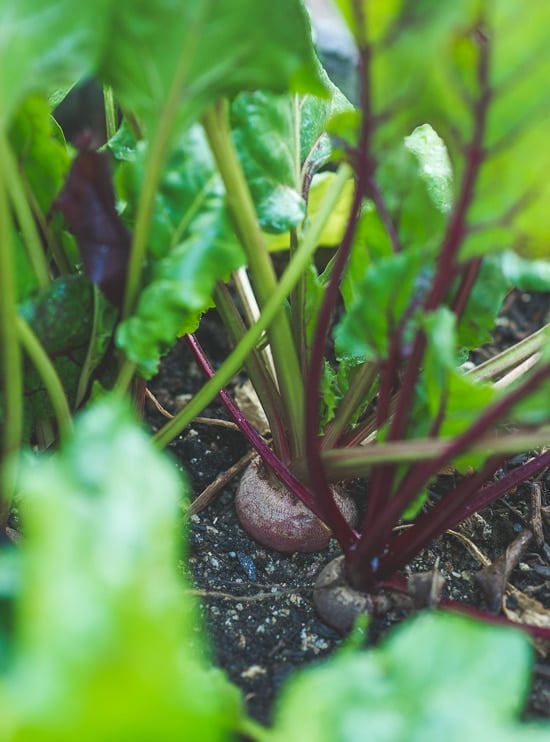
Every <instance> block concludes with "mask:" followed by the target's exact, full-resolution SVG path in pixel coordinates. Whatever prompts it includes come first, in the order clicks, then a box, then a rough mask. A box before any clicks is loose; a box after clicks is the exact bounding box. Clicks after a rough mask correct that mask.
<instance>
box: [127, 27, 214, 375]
mask: <svg viewBox="0 0 550 742" xmlns="http://www.w3.org/2000/svg"><path fill="white" fill-rule="evenodd" d="M203 21H204V18H203V17H202V16H201V14H199V15H198V16H197V18H196V21H195V28H194V29H188V30H189V38H193V39H196V42H195V43H190V44H187V45H185V47H184V48H183V49H182V53H181V56H180V58H179V60H178V64H177V67H176V70H175V72H174V78H173V80H172V84H171V86H170V90H169V92H168V96H167V98H166V102H165V104H164V107H163V108H162V109H161V110H160V111H159V120H158V126H157V128H156V129H155V135H154V138H153V140H152V143H151V147H150V149H149V152H148V155H147V162H146V165H145V174H144V178H143V187H142V189H141V193H140V196H139V203H138V210H137V219H136V225H135V229H134V238H133V240H132V250H131V253H130V262H129V265H128V277H127V281H126V292H125V296H124V304H123V308H122V319H123V320H124V319H126V318H127V317H129V316H130V314H131V313H132V310H133V308H134V305H135V303H136V299H137V295H138V291H139V285H140V279H141V269H142V266H143V263H144V259H145V253H146V249H147V241H148V239H149V230H150V226H151V220H152V217H153V209H154V201H155V195H156V192H157V188H158V184H159V182H160V178H161V175H162V169H163V167H164V163H165V161H166V158H167V156H168V152H169V149H170V141H171V138H172V132H173V128H174V121H175V119H176V116H177V113H178V110H179V109H180V106H181V98H182V90H183V89H184V85H185V80H186V78H187V75H188V73H189V68H190V66H191V64H192V60H193V55H194V52H195V45H196V44H197V43H199V40H200V38H201V36H202V32H203V28H202V27H203ZM128 370H129V366H126V368H125V369H124V371H125V374H127V373H128Z"/></svg>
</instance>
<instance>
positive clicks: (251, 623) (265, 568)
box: [147, 293, 550, 723]
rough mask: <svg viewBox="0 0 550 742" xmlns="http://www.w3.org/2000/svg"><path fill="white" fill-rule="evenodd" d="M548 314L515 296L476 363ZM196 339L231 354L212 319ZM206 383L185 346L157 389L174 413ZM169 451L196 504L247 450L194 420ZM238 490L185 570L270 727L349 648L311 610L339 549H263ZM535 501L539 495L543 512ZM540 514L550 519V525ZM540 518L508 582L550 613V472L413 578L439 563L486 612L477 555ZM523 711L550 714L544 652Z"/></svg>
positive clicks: (226, 491)
mask: <svg viewBox="0 0 550 742" xmlns="http://www.w3.org/2000/svg"><path fill="white" fill-rule="evenodd" d="M549 306H550V297H549V296H546V295H536V296H531V295H529V294H524V293H515V294H513V295H511V297H509V299H508V300H507V303H506V306H505V311H504V313H503V316H502V318H501V319H499V322H498V326H497V328H496V330H495V333H494V339H493V342H492V343H491V344H489V345H488V346H487V347H484V348H483V349H481V350H480V351H479V352H478V353H476V354H475V356H474V357H473V360H474V361H475V362H480V361H482V360H484V358H485V357H488V356H489V355H492V354H493V353H494V352H496V350H498V349H502V348H503V347H506V346H507V345H509V344H511V343H513V342H516V341H517V340H519V339H521V338H522V337H524V336H525V335H527V334H528V333H529V332H531V331H532V330H533V329H535V328H536V327H538V326H540V325H541V324H542V323H543V322H544V321H545V317H546V316H547V313H548V308H549ZM198 334H199V338H200V340H201V343H202V344H203V346H204V347H205V348H206V349H207V352H208V354H209V357H210V360H211V362H212V363H213V365H214V366H217V365H219V364H220V363H221V362H222V360H223V359H224V357H225V356H226V355H227V353H228V350H229V349H228V347H227V341H226V338H225V334H224V332H223V330H222V329H221V328H220V325H219V323H218V321H217V319H216V315H215V313H214V312H211V313H208V314H207V315H206V316H205V317H204V319H203V322H202V323H201V328H200V330H199V333H198ZM202 383H203V379H202V376H201V373H200V371H199V370H198V368H197V367H196V366H195V364H194V362H193V360H192V358H191V356H190V353H189V352H188V351H187V348H186V346H185V345H184V344H183V343H180V344H178V346H177V347H176V348H175V349H174V350H173V351H172V352H171V353H170V354H169V355H168V356H167V357H166V358H165V359H164V361H163V363H162V367H161V371H160V373H159V375H158V376H157V377H156V378H155V379H154V380H153V381H152V382H151V384H150V389H151V391H152V393H153V394H154V396H155V397H156V399H157V400H158V401H159V402H160V403H161V404H162V405H163V406H164V407H165V408H166V409H167V410H168V411H169V412H171V413H173V412H175V411H176V410H177V409H178V407H179V406H181V405H182V404H184V403H185V401H186V400H187V399H189V397H190V395H192V394H193V393H195V392H196V390H197V389H198V388H199V387H200V385H201V384H202ZM147 415H148V420H149V423H150V425H151V427H152V429H153V430H156V429H158V428H159V427H160V426H161V425H162V424H163V418H162V415H161V414H160V413H159V411H158V410H157V409H156V408H155V407H154V406H153V405H152V404H148V406H147ZM204 415H205V416H207V417H210V418H212V419H213V420H220V419H221V420H223V419H227V414H226V413H225V409H224V408H223V407H222V406H221V405H220V404H217V403H214V404H212V405H210V406H209V408H208V409H207V410H206V411H205V412H204ZM170 450H171V452H172V454H173V455H174V456H175V457H176V459H177V460H178V462H179V463H180V465H181V467H182V468H183V469H184V470H185V471H186V472H187V475H188V477H189V479H190V485H191V489H192V492H193V496H197V495H198V494H199V493H201V492H202V491H203V490H204V489H205V488H206V487H207V486H208V485H209V484H210V483H211V482H212V481H214V480H215V479H216V478H217V477H218V476H221V475H223V473H224V472H225V471H226V470H227V469H228V468H229V467H231V466H232V465H234V464H235V463H236V462H238V461H239V460H240V459H241V457H243V456H244V455H245V454H246V453H247V451H248V447H247V444H246V441H245V440H244V439H243V437H242V435H241V434H240V433H239V432H238V431H235V430H232V429H228V428H225V427H220V426H219V425H218V424H216V423H212V422H204V423H197V422H195V423H193V425H192V426H190V427H189V428H187V429H186V430H185V431H184V432H183V434H182V435H181V436H179V437H178V438H177V439H176V440H175V441H173V442H172V444H170ZM521 461H522V457H516V458H515V459H512V460H511V462H510V464H509V465H510V466H514V465H518V464H519V463H521ZM452 483H453V475H448V476H441V477H439V479H438V481H437V482H436V483H435V485H434V487H433V497H434V498H436V499H437V498H438V497H439V496H441V494H443V493H444V492H445V490H446V489H447V488H448V487H449V486H452ZM236 485H237V479H236V478H234V479H232V480H231V481H230V482H229V483H228V484H227V485H226V486H225V487H224V488H223V489H222V490H221V491H220V492H219V493H218V494H217V495H216V496H215V497H214V498H213V499H212V502H211V503H210V504H209V506H208V507H207V508H206V509H204V510H201V511H200V512H198V513H196V514H194V515H192V516H191V517H190V518H189V519H188V521H189V536H188V538H189V559H188V562H187V563H186V564H182V568H183V569H184V571H185V572H188V573H190V574H191V577H192V580H193V583H194V585H195V589H196V592H197V595H198V596H199V597H200V600H201V603H202V611H203V615H204V620H205V626H206V630H207V631H208V634H209V637H210V642H211V645H212V647H213V652H214V658H215V661H216V662H217V663H218V664H219V665H220V666H221V667H223V668H224V669H225V670H226V672H227V674H228V675H229V677H230V678H231V679H232V681H233V682H235V683H236V684H237V685H238V686H239V687H240V688H241V689H242V691H243V694H244V697H245V699H246V702H247V707H248V710H249V713H250V714H251V715H252V716H253V717H254V718H256V719H257V720H259V721H261V722H263V723H269V722H270V720H271V718H272V713H273V703H274V700H275V699H276V697H277V694H278V691H279V689H280V687H281V685H282V683H283V682H284V681H285V679H286V678H287V677H288V676H289V675H290V674H291V673H292V672H293V671H295V670H296V669H298V668H301V667H304V666H305V665H307V664H308V663H310V662H312V661H314V660H317V659H319V658H321V657H324V656H326V655H328V654H330V653H331V652H332V651H334V649H335V648H336V647H337V646H338V645H339V644H340V643H341V642H342V637H341V636H340V635H339V634H338V633H337V632H335V631H334V630H333V629H331V628H330V627H329V626H326V625H325V624H324V623H323V622H322V621H321V620H320V619H319V618H318V616H317V615H316V613H315V610H314V607H313V603H312V587H313V583H314V580H315V578H316V576H317V574H318V572H319V571H320V569H321V568H322V567H323V566H324V564H326V563H327V562H328V561H330V560H331V559H332V558H333V557H335V556H337V555H338V554H339V553H340V550H339V547H338V544H337V543H336V542H335V541H334V540H332V541H331V543H330V546H329V548H327V549H326V550H324V551H322V552H319V553H317V554H292V555H283V554H280V553H277V552H273V551H269V550H268V549H265V548H263V547H261V546H260V545H258V544H257V543H256V542H255V541H253V540H252V539H250V538H249V537H248V536H247V535H246V533H245V532H244V531H243V530H242V528H241V527H240V525H239V523H238V521H237V518H236V515H235V511H234V508H233V498H234V492H235V489H236ZM366 487H367V483H366V482H364V481H357V482H356V483H354V486H353V490H354V491H355V493H356V494H357V495H358V497H359V498H361V496H362V493H363V492H364V491H365V489H366ZM534 494H536V495H537V497H539V500H538V505H536V506H535V505H534V503H535V501H536V499H537V498H534ZM534 508H535V510H537V512H534ZM545 508H547V510H545ZM541 513H542V514H547V520H544V518H542V517H541ZM535 516H536V517H537V518H538V528H539V531H540V530H541V529H542V531H541V533H542V540H541V539H540V534H539V541H538V544H537V543H534V542H531V543H530V544H529V545H528V546H527V548H526V550H525V551H524V553H523V554H522V556H521V558H520V559H519V562H518V564H517V566H515V568H514V569H513V571H512V573H511V575H510V576H509V582H510V583H511V584H512V585H514V586H515V588H517V589H518V590H520V591H522V592H523V593H524V594H525V595H526V596H528V597H529V598H533V599H536V600H537V601H539V603H540V604H541V605H542V606H543V610H547V611H550V517H548V516H550V472H545V473H544V474H543V475H542V476H541V477H539V478H538V480H537V481H536V482H532V483H527V484H525V485H522V486H521V487H519V488H518V489H517V490H516V491H515V492H513V493H510V494H509V495H507V496H506V497H505V498H503V499H502V500H500V501H499V502H497V503H496V504H495V505H493V506H492V507H491V508H488V509H487V510H486V511H483V512H482V513H480V514H477V515H475V516H473V517H472V518H471V519H470V520H469V521H468V522H467V523H465V524H463V526H462V527H461V528H460V529H459V533H458V534H445V535H444V536H443V537H442V538H440V539H438V541H436V542H435V543H434V544H433V545H432V546H431V547H430V548H429V549H426V550H425V551H424V552H423V553H422V554H421V555H420V556H419V557H418V558H417V559H416V560H415V561H414V562H413V563H412V564H411V565H410V570H411V571H412V572H426V571H429V570H432V569H433V568H434V566H437V568H438V569H439V571H440V572H441V573H442V575H443V576H444V578H445V590H444V595H445V596H447V597H450V598H452V599H454V600H458V601H461V602H464V603H467V604H469V605H473V606H477V607H481V608H487V598H486V597H485V596H484V594H483V592H482V591H481V590H480V589H479V587H478V585H477V583H476V581H475V579H474V578H475V575H476V574H477V573H478V572H479V570H480V568H481V566H482V565H481V562H480V559H482V558H483V556H485V557H487V558H488V559H489V560H491V561H492V560H495V559H497V558H498V557H500V556H501V555H502V554H503V553H504V552H505V551H506V549H507V548H508V547H509V545H510V544H511V543H512V542H513V541H514V539H516V538H517V536H518V534H519V533H521V532H522V530H523V529H532V528H533V523H534V520H533V519H534V517H535ZM476 550H477V551H476ZM507 600H508V603H509V604H510V605H511V607H512V608H513V605H514V601H516V602H517V598H515V597H514V595H513V594H512V595H509V596H508V598H507ZM402 618H403V614H402V613H401V612H400V611H399V610H396V611H394V612H392V613H390V614H388V615H386V616H385V617H384V619H383V620H378V621H375V622H373V623H372V624H371V628H370V632H369V637H368V642H369V643H374V642H376V641H378V639H379V638H380V636H382V635H383V634H384V633H385V631H386V630H387V629H388V628H389V627H390V626H391V625H393V624H395V623H396V622H398V621H399V620H401V619H402ZM526 714H527V715H528V716H539V717H540V716H550V663H549V662H548V660H546V659H545V657H544V656H543V655H542V654H538V656H537V662H536V667H535V675H534V682H533V688H532V693H531V698H530V702H529V707H528V709H527V712H526Z"/></svg>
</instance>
